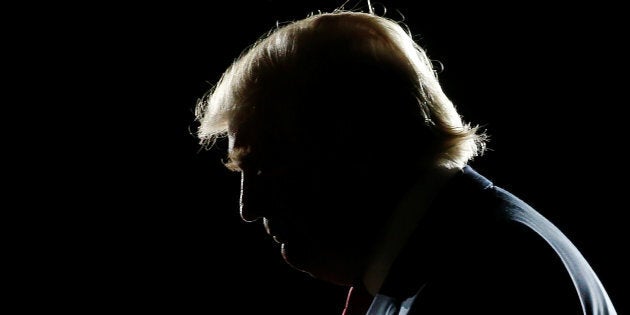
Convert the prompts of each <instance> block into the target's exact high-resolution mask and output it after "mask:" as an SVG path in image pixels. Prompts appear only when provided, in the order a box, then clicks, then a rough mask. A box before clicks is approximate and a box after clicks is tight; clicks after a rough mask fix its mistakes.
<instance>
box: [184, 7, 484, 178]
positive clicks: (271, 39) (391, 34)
mask: <svg viewBox="0 0 630 315" xmlns="http://www.w3.org/2000/svg"><path fill="white" fill-rule="evenodd" d="M349 63H357V64H359V66H357V67H356V68H357V69H359V68H360V69H364V68H370V69H371V68H373V69H379V71H381V72H383V71H384V72H386V73H387V75H385V76H382V75H380V73H381V72H379V75H378V76H376V77H371V78H370V81H369V83H368V84H374V85H373V86H375V87H379V84H381V85H388V84H390V85H392V89H396V91H402V90H403V89H405V90H404V92H403V93H404V94H407V95H406V98H404V100H403V101H402V102H403V103H407V104H391V103H392V102H391V101H389V100H388V98H387V97H390V96H391V95H392V94H393V93H388V92H391V91H389V90H388V91H382V93H381V94H387V95H386V96H387V97H381V98H377V99H378V100H379V102H380V103H379V104H376V105H375V106H376V107H378V108H377V109H375V111H378V112H382V113H385V112H388V111H390V110H392V109H393V108H395V107H396V106H399V107H403V106H409V107H410V108H412V109H411V110H412V111H413V113H414V114H413V115H411V116H414V120H413V122H410V123H412V124H415V125H418V126H420V127H421V128H422V129H423V130H424V131H425V134H428V135H429V136H425V138H427V137H430V138H431V139H429V140H430V141H429V142H431V143H434V144H433V145H432V147H431V148H430V149H431V150H433V151H434V152H431V153H430V156H431V157H430V158H431V159H433V160H434V162H436V163H437V164H439V165H443V166H446V167H449V168H453V167H458V168H461V167H463V166H464V165H465V164H466V163H467V162H468V161H469V160H470V159H471V158H473V157H474V156H477V155H479V154H481V153H482V152H483V150H484V148H485V140H486V135H485V134H483V133H482V132H479V130H478V127H477V126H475V127H473V126H471V125H469V124H466V123H464V122H463V121H462V119H461V117H460V115H459V114H458V113H457V111H456V109H455V106H454V105H453V103H452V102H451V101H450V100H449V99H448V97H447V96H446V95H445V94H444V92H443V91H442V88H441V86H440V83H439V81H438V79H437V75H436V73H435V71H434V70H433V67H432V64H431V60H430V59H429V58H428V57H427V55H426V53H425V51H424V50H423V49H422V48H421V47H420V46H419V45H418V44H417V43H416V42H415V41H414V40H413V38H412V36H411V35H410V34H409V33H408V32H407V31H405V29H404V28H403V27H401V25H400V24H399V23H397V22H395V21H393V20H391V19H388V18H385V17H381V16H377V15H375V14H372V13H361V12H346V11H335V12H333V13H320V14H316V15H312V16H310V17H307V18H305V19H302V20H299V21H295V22H292V23H290V24H287V25H284V26H282V27H278V28H277V29H275V30H272V31H271V32H270V33H269V34H267V36H265V37H263V38H261V39H260V40H259V41H257V42H256V43H255V44H254V45H253V46H251V47H250V48H249V49H248V50H246V51H245V52H244V53H243V54H242V55H241V56H240V57H239V58H238V59H237V60H236V61H235V62H234V63H233V64H232V65H231V66H230V67H229V68H228V69H227V71H226V72H225V73H224V74H223V75H222V77H221V79H220V80H219V82H218V83H217V84H216V86H215V87H214V88H213V89H211V90H210V91H208V92H207V93H206V94H205V95H204V96H203V98H201V99H200V100H199V101H198V104H197V109H196V116H197V120H198V121H199V123H200V125H199V129H198V137H199V138H200V140H201V141H200V143H201V144H202V145H204V146H206V147H208V146H211V145H212V144H213V143H214V141H215V140H216V139H217V138H218V137H221V136H224V135H225V134H226V132H227V130H228V127H229V125H230V124H232V123H238V122H239V121H241V120H242V119H248V118H243V117H241V116H247V115H248V114H247V113H250V115H251V112H252V109H254V108H256V106H261V105H260V104H262V103H264V104H265V106H279V105H274V104H279V103H281V102H273V101H272V102H269V101H268V100H269V99H270V98H273V97H277V96H278V90H279V89H280V90H282V92H283V93H284V94H291V93H293V94H298V93H302V92H304V91H309V90H308V89H309V86H311V87H312V84H313V83H314V84H316V85H321V84H324V83H325V81H327V80H335V77H337V76H339V75H342V76H343V74H344V71H346V68H345V67H347V65H348V64H349ZM366 65H367V67H366ZM361 71H363V70H361ZM322 74H325V75H326V77H322ZM349 78H350V79H349ZM374 78H376V79H374ZM391 78H395V81H396V83H391V82H390V81H391ZM346 79H348V80H346ZM340 80H341V79H338V80H337V81H336V82H341V81H340ZM343 80H346V81H343V83H344V84H345V83H346V82H348V81H352V80H354V79H353V78H351V77H347V76H346V77H344V79H343ZM356 80H357V82H359V81H360V80H361V79H360V78H356ZM374 80H378V81H381V82H376V83H375V82H372V81H374ZM361 82H363V81H361ZM365 82H368V81H365ZM400 82H403V83H400ZM357 84H358V83H357ZM361 84H362V85H361V86H358V87H359V88H365V89H371V88H369V87H367V86H365V85H366V83H361ZM327 88H333V89H334V88H335V87H331V86H328V87H327ZM271 90H275V91H274V92H272V91H271ZM378 92H379V91H360V92H359V93H375V94H378ZM270 93H275V94H274V95H273V96H272V95H271V94H270ZM348 93H353V92H348ZM354 93H356V92H354ZM294 96H295V97H297V96H298V95H294ZM300 97H301V98H302V99H305V98H308V97H310V96H304V95H300ZM364 98H365V100H366V101H369V100H370V99H371V97H368V96H366V97H364ZM263 99H264V101H263ZM382 100H388V101H385V102H382ZM396 100H399V99H396ZM346 103H347V102H346ZM346 103H344V106H345V104H346ZM385 103H387V104H385ZM398 103H401V102H400V101H399V102H398ZM298 105H299V104H295V102H294V103H292V105H291V106H298ZM282 106H286V105H282ZM362 108H363V107H359V109H362ZM282 110H284V109H282ZM353 110H355V111H356V108H354V109H353ZM364 110H368V109H364ZM276 111H278V109H276ZM335 113H336V112H331V115H334V114H335ZM378 115H379V114H375V117H376V116H378ZM399 116H401V117H400V121H401V123H402V121H405V122H407V120H405V119H410V118H409V117H402V116H409V115H399ZM393 119H394V120H398V119H399V118H398V117H395V118H393ZM390 123H391V124H392V126H396V125H397V124H398V122H397V121H392V122H390ZM370 126H371V128H373V129H378V130H375V131H374V133H379V132H382V130H381V129H382V127H383V125H379V124H376V122H373V123H372V125H370ZM322 128H324V126H322ZM414 128H415V127H414ZM385 132H387V130H385ZM425 140H426V139H425ZM425 142H426V141H425ZM413 145H420V146H423V145H426V143H424V144H423V143H422V142H420V143H417V144H416V143H415V142H412V146H413ZM425 151H426V149H425Z"/></svg>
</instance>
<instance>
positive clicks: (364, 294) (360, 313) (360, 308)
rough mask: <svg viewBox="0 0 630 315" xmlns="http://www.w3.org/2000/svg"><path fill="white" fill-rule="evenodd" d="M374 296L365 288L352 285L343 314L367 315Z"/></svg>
mask: <svg viewBox="0 0 630 315" xmlns="http://www.w3.org/2000/svg"><path fill="white" fill-rule="evenodd" d="M372 299H374V297H373V296H372V295H371V294H370V293H369V292H368V291H367V290H365V289H364V288H355V287H351V288H350V290H349V291H348V297H347V298H346V307H345V308H344V309H343V313H341V315H365V313H367V311H368V309H369V308H370V304H372Z"/></svg>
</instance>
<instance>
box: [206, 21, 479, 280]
mask: <svg viewBox="0 0 630 315" xmlns="http://www.w3.org/2000/svg"><path fill="white" fill-rule="evenodd" d="M197 114H198V119H199V121H200V127H199V132H198V135H199V137H200V139H201V140H202V143H204V144H211V143H213V141H214V140H216V138H217V137H218V136H221V135H224V134H227V136H228V139H229V157H230V162H229V163H228V167H230V168H232V169H234V170H237V171H240V172H241V173H242V187H241V189H242V190H241V215H242V217H243V219H245V220H247V221H253V220H256V219H258V218H264V219H263V221H264V224H265V226H266V227H267V229H268V232H269V233H270V234H272V235H274V236H275V238H276V239H277V240H278V241H279V242H280V243H282V244H283V255H284V257H285V259H286V261H287V262H288V263H290V264H291V265H293V266H294V267H296V268H298V269H301V270H304V271H306V272H309V273H311V274H313V275H314V276H316V277H320V278H323V279H326V280H329V281H332V282H336V283H341V284H351V283H353V282H354V281H356V280H357V279H358V278H359V277H360V276H361V273H362V268H363V267H364V263H365V260H366V257H367V256H368V255H369V251H370V249H371V246H372V245H373V244H374V242H375V241H376V237H377V235H378V231H379V229H380V228H381V227H382V225H383V222H384V221H385V220H386V219H387V218H388V215H389V214H390V212H391V211H392V210H393V209H394V208H395V207H396V203H397V200H399V199H400V197H401V196H402V194H403V193H404V192H405V190H406V189H407V188H408V187H409V186H410V185H411V184H412V183H413V181H414V180H415V179H416V178H417V176H419V173H421V172H422V171H423V169H427V168H433V167H446V168H457V167H462V166H463V165H464V164H465V163H466V162H467V161H468V160H469V159H470V158H472V157H473V156H475V155H476V154H477V153H478V152H479V150H480V149H481V146H482V144H483V137H482V136H479V135H477V134H476V129H475V128H471V127H470V126H468V125H465V124H463V123H462V121H461V119H460V117H459V115H458V113H457V112H456V110H455V108H454V106H453V104H452V103H451V102H450V101H449V100H448V98H447V97H446V96H445V95H444V93H443V92H442V90H441V87H440V85H439V83H438V80H437V78H436V77H435V73H434V71H433V69H432V67H431V62H430V60H429V59H428V58H427V56H426V55H425V53H424V51H423V50H422V49H421V48H420V47H419V46H417V45H416V44H415V43H414V42H413V40H412V38H411V37H410V35H409V34H408V33H406V32H405V31H404V30H403V28H401V27H400V26H399V25H398V24H397V23H395V22H393V21H391V20H389V19H386V18H382V17H379V16H375V15H373V14H367V13H350V12H338V13H328V14H319V15H314V16H311V17H309V18H306V19H303V20H300V21H297V22H294V23H291V24H288V25H285V26H283V27H280V28H278V29H276V30H274V31H273V32H271V33H270V34H269V35H268V36H267V37H265V38H263V39H261V40H260V41H258V42H257V43H256V44H255V45H254V46H252V47H251V48H250V49H249V50H248V51H247V52H245V53H244V54H243V55H242V56H241V57H240V58H239V59H238V60H237V61H236V62H234V64H233V65H232V66H231V67H230V68H229V69H228V70H227V71H226V72H225V73H224V75H223V77H222V78H221V80H220V81H219V83H218V84H217V85H216V86H215V88H214V89H213V90H211V91H210V92H209V93H208V94H207V95H206V96H205V97H204V98H203V99H202V100H201V101H200V102H199V105H198V112H197Z"/></svg>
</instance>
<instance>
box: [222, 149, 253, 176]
mask: <svg viewBox="0 0 630 315" xmlns="http://www.w3.org/2000/svg"><path fill="white" fill-rule="evenodd" d="M250 152H251V148H250V147H237V148H233V149H232V150H230V152H228V157H227V162H223V165H224V166H225V167H226V168H227V169H229V170H230V171H233V172H239V171H241V167H240V165H241V164H242V163H243V161H247V160H250V159H251V154H250Z"/></svg>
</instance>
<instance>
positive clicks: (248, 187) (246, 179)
mask: <svg viewBox="0 0 630 315" xmlns="http://www.w3.org/2000/svg"><path fill="white" fill-rule="evenodd" d="M255 181H256V175H250V174H246V173H245V172H241V195H240V198H239V210H240V213H241V219H243V221H245V222H254V221H256V220H258V219H259V218H261V217H263V215H262V214H261V213H260V211H259V209H260V207H261V206H262V205H261V204H260V203H261V198H260V197H261V196H260V188H261V187H258V186H259V185H256V182H255Z"/></svg>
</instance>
